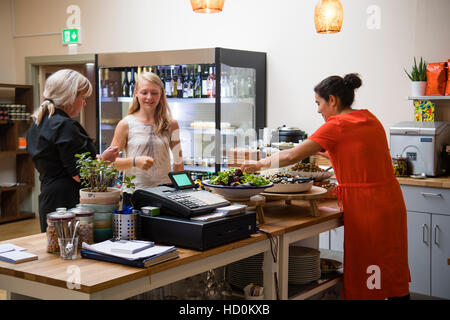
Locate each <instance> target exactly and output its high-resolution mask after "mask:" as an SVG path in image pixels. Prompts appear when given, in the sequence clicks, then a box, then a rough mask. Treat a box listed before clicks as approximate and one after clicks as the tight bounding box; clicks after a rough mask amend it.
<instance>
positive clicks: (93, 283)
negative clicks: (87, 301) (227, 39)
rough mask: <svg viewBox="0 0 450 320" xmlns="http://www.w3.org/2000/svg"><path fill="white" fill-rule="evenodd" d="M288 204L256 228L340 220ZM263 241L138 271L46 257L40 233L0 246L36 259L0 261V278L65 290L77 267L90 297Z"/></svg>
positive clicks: (255, 238)
mask: <svg viewBox="0 0 450 320" xmlns="http://www.w3.org/2000/svg"><path fill="white" fill-rule="evenodd" d="M292 203H293V205H291V206H286V205H285V204H284V202H282V201H276V202H269V203H267V204H266V206H264V211H265V216H266V223H265V224H263V225H260V226H259V227H260V228H262V229H264V230H266V231H267V232H270V233H271V234H272V235H281V234H284V233H286V232H290V231H293V230H298V229H301V228H306V227H308V226H311V225H314V224H318V223H321V222H325V221H327V220H331V219H335V218H341V217H342V213H341V212H339V210H338V207H337V204H336V201H335V200H330V201H326V202H321V203H320V204H319V212H320V216H319V217H312V216H310V214H309V204H308V203H307V202H306V201H292ZM265 239H267V237H266V235H264V234H261V233H257V234H253V235H252V236H251V237H250V238H247V239H244V240H240V241H236V242H233V243H229V244H226V245H223V246H220V247H217V248H213V249H210V250H206V251H195V250H189V249H183V248H179V250H180V256H179V258H177V259H174V260H171V261H167V262H164V263H161V264H158V265H155V266H152V267H150V268H147V269H142V268H134V267H129V266H124V265H121V264H115V263H108V262H102V261H97V260H92V259H82V258H80V254H79V253H78V257H79V258H78V259H76V260H61V259H60V257H59V254H51V253H47V251H46V235H45V233H41V234H37V235H32V236H28V237H23V238H17V239H10V240H7V241H2V242H0V243H13V244H15V245H18V246H21V247H24V248H27V249H28V251H29V252H31V253H34V254H37V255H38V257H39V259H38V260H35V261H30V262H26V263H21V264H11V263H7V262H3V261H0V274H4V275H9V276H13V277H17V278H21V279H26V280H31V281H37V282H40V283H44V284H49V285H52V286H57V287H61V288H67V281H68V280H69V277H70V274H68V273H67V270H68V269H67V268H68V267H69V266H77V267H79V268H80V271H81V276H80V278H81V284H80V289H77V290H78V291H81V292H84V293H90V294H92V293H95V292H98V291H101V290H104V289H108V288H111V287H114V286H116V285H120V284H123V283H126V282H130V281H133V280H136V279H140V278H143V277H148V276H151V275H152V274H155V273H158V272H162V271H165V270H168V269H170V268H174V267H178V266H180V265H183V264H187V263H190V262H194V261H198V260H201V259H204V258H207V257H210V256H213V255H216V254H219V253H222V252H225V251H228V250H232V249H235V248H239V247H243V246H246V245H249V244H252V243H256V242H259V241H263V240H265Z"/></svg>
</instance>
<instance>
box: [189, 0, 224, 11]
mask: <svg viewBox="0 0 450 320" xmlns="http://www.w3.org/2000/svg"><path fill="white" fill-rule="evenodd" d="M224 2H225V0H191V5H192V10H194V12H197V13H218V12H221V11H222V8H223V4H224Z"/></svg>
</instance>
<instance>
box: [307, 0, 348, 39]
mask: <svg viewBox="0 0 450 320" xmlns="http://www.w3.org/2000/svg"><path fill="white" fill-rule="evenodd" d="M343 18H344V9H343V8H342V4H341V2H340V1H339V0H319V2H318V3H317V4H316V7H315V9H314V24H315V25H316V31H317V33H336V32H339V31H341V27H342V20H343Z"/></svg>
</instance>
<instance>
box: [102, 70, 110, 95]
mask: <svg viewBox="0 0 450 320" xmlns="http://www.w3.org/2000/svg"><path fill="white" fill-rule="evenodd" d="M100 70H102V71H103V72H101V73H103V77H102V81H101V85H102V91H101V92H102V97H103V98H107V97H108V96H109V88H108V82H109V80H108V76H109V75H108V69H100Z"/></svg>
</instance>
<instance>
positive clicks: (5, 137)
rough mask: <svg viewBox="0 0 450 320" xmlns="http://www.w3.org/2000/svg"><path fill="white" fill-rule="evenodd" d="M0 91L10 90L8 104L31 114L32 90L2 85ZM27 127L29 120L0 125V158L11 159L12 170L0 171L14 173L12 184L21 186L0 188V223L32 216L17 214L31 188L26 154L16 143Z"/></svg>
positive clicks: (30, 214) (28, 195)
mask: <svg viewBox="0 0 450 320" xmlns="http://www.w3.org/2000/svg"><path fill="white" fill-rule="evenodd" d="M0 88H8V89H9V88H10V89H14V97H11V101H10V103H13V104H22V105H26V108H27V112H29V113H32V112H33V86H30V85H18V84H4V83H2V84H0ZM31 123H32V120H31V119H28V120H1V121H0V150H1V151H0V156H11V157H15V168H14V167H13V166H11V168H2V169H4V170H10V171H15V175H16V177H15V181H18V182H20V183H24V184H23V185H15V186H11V187H0V199H1V200H0V205H1V208H0V209H1V216H0V223H5V222H11V221H15V220H22V219H27V218H32V217H34V213H32V212H21V210H20V207H21V203H23V201H24V199H23V197H30V196H31V192H32V189H33V187H34V167H33V161H32V160H31V156H30V154H29V153H28V152H27V150H25V149H18V139H19V137H24V136H25V134H26V132H27V130H28V128H29V126H30V124H31ZM13 179H14V178H13ZM24 191H25V192H24Z"/></svg>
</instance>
